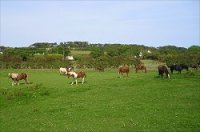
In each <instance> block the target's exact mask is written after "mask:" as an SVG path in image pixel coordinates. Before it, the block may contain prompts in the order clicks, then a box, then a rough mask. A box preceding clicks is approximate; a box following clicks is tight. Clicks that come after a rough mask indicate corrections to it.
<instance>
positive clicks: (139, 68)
mask: <svg viewBox="0 0 200 132" xmlns="http://www.w3.org/2000/svg"><path fill="white" fill-rule="evenodd" d="M138 70H144V72H145V73H146V72H147V68H146V66H144V65H143V64H139V65H136V66H135V72H136V73H137V72H138Z"/></svg>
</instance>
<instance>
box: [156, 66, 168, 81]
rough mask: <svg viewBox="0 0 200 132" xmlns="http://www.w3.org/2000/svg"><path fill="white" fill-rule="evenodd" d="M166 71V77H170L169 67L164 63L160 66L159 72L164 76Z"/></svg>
mask: <svg viewBox="0 0 200 132" xmlns="http://www.w3.org/2000/svg"><path fill="white" fill-rule="evenodd" d="M164 73H165V75H166V77H168V78H170V75H169V71H168V70H167V67H166V66H164V65H159V66H158V74H159V76H161V77H163V74H164Z"/></svg>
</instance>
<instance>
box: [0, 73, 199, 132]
mask: <svg viewBox="0 0 200 132" xmlns="http://www.w3.org/2000/svg"><path fill="white" fill-rule="evenodd" d="M11 71H12V72H13V71H14V72H22V71H23V72H27V73H28V74H29V81H30V84H28V85H25V84H24V82H23V81H21V84H20V85H19V86H13V87H12V86H11V83H10V80H9V79H8V76H7V74H8V72H11ZM86 73H87V78H86V81H87V82H86V83H85V84H83V85H82V84H80V83H79V84H78V86H76V85H73V86H71V85H70V82H71V79H68V78H67V77H65V76H60V75H59V73H58V70H1V72H0V130H1V131H2V132H7V131H9V132H10V131H12V132H15V131H17V132H18V131H23V132H32V131H48V132H49V131H105V132H110V131H114V132H115V131H192V132H194V131H200V72H195V73H186V72H183V74H181V75H180V74H174V75H172V76H171V78H170V79H166V78H164V79H162V78H158V77H157V72H155V71H151V72H148V73H146V74H145V73H143V72H141V71H140V72H139V73H137V74H136V73H135V72H134V71H133V70H132V71H131V72H130V75H129V77H125V76H124V77H123V78H118V75H117V72H116V70H113V69H111V70H107V69H106V71H105V72H96V71H93V70H86Z"/></svg>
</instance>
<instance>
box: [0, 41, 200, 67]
mask: <svg viewBox="0 0 200 132" xmlns="http://www.w3.org/2000/svg"><path fill="white" fill-rule="evenodd" d="M74 50H75V51H90V53H89V54H85V55H78V54H76V55H73V57H74V60H73V61H70V60H67V59H66V56H68V55H72V51H74ZM0 53H1V54H0V68H34V69H38V68H59V67H66V66H68V65H75V66H77V67H79V68H83V67H88V68H93V67H98V66H101V67H118V66H119V65H137V64H139V63H141V61H140V60H141V59H151V60H158V61H161V62H166V63H167V64H168V65H170V64H173V63H178V64H188V65H191V64H197V63H199V62H200V46H198V45H193V46H191V47H189V48H184V47H176V46H172V45H167V46H162V47H149V46H145V45H137V44H100V43H98V44H90V43H88V42H85V41H73V42H72V41H69V42H61V43H59V44H58V43H48V42H37V43H34V44H31V45H30V46H28V47H20V48H19V47H4V46H0Z"/></svg>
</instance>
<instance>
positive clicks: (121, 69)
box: [118, 66, 129, 78]
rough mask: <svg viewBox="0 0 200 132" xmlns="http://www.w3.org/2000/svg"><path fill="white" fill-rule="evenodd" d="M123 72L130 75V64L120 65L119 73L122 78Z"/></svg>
mask: <svg viewBox="0 0 200 132" xmlns="http://www.w3.org/2000/svg"><path fill="white" fill-rule="evenodd" d="M123 73H126V75H127V77H128V73H129V67H128V66H122V67H119V69H118V75H119V77H120V78H121V75H123Z"/></svg>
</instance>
